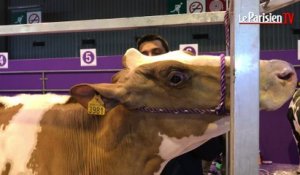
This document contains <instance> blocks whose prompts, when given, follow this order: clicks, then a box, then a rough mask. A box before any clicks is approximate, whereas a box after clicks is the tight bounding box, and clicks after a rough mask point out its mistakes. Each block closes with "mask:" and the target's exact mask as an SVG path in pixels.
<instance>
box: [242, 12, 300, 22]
mask: <svg viewBox="0 0 300 175" xmlns="http://www.w3.org/2000/svg"><path fill="white" fill-rule="evenodd" d="M294 17H295V14H294V13H292V12H284V13H281V14H277V15H275V14H272V13H262V14H259V15H257V14H255V13H253V12H249V13H248V15H244V16H242V15H239V23H240V24H284V25H291V24H293V23H294Z"/></svg>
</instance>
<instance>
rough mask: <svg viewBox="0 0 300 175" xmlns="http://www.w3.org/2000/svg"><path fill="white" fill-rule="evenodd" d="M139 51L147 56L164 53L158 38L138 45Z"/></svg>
mask: <svg viewBox="0 0 300 175" xmlns="http://www.w3.org/2000/svg"><path fill="white" fill-rule="evenodd" d="M139 50H140V52H141V53H142V54H144V55H147V56H156V55H161V54H164V53H166V50H165V49H164V47H163V46H162V44H161V42H160V41H159V40H154V41H146V42H144V43H142V44H141V45H140V48H139Z"/></svg>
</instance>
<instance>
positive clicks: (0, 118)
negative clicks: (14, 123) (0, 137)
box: [0, 105, 22, 130]
mask: <svg viewBox="0 0 300 175" xmlns="http://www.w3.org/2000/svg"><path fill="white" fill-rule="evenodd" d="M21 108H22V105H17V106H13V107H10V108H7V109H5V110H4V105H3V107H1V106H0V126H2V125H3V128H2V129H3V130H5V128H6V126H7V125H8V123H9V121H10V120H11V119H12V117H13V116H14V115H15V114H16V113H18V111H19V110H20V109H21Z"/></svg>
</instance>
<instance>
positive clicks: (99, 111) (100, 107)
mask: <svg viewBox="0 0 300 175" xmlns="http://www.w3.org/2000/svg"><path fill="white" fill-rule="evenodd" d="M88 114H92V115H104V114H105V107H104V103H103V101H102V99H101V97H100V96H99V95H95V96H94V98H93V99H92V100H91V101H89V103H88Z"/></svg>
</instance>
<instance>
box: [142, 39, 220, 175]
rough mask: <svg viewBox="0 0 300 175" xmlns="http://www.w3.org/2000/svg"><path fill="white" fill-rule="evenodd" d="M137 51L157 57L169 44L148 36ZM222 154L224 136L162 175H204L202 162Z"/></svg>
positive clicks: (174, 162)
mask: <svg viewBox="0 0 300 175" xmlns="http://www.w3.org/2000/svg"><path fill="white" fill-rule="evenodd" d="M137 49H138V50H139V51H140V52H141V53H142V54H144V55H147V56H156V55H161V54H164V53H167V52H169V46H168V42H167V41H166V40H165V39H164V38H162V37H161V36H159V35H155V34H148V35H144V36H143V37H141V38H139V39H138V41H137ZM222 152H225V141H224V138H223V137H222V136H219V137H216V138H213V139H211V140H209V141H208V142H206V143H205V144H203V145H201V146H199V147H198V148H196V149H195V150H192V151H190V152H188V153H185V154H183V155H181V156H179V157H176V158H174V159H172V160H171V161H170V162H169V163H168V164H167V165H166V167H165V169H164V170H163V172H162V173H161V175H183V174H184V175H204V174H203V168H202V160H205V161H212V160H214V159H215V158H216V157H218V156H219V155H220V153H222ZM208 168H209V165H208Z"/></svg>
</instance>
